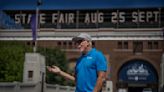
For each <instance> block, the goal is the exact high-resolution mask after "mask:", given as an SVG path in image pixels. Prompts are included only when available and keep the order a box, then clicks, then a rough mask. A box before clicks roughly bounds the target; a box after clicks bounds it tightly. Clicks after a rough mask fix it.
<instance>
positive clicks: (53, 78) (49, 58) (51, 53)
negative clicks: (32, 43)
mask: <svg viewBox="0 0 164 92" xmlns="http://www.w3.org/2000/svg"><path fill="white" fill-rule="evenodd" d="M38 52H39V53H41V54H43V55H44V56H45V58H46V65H47V66H52V65H56V66H59V67H60V68H61V69H62V70H67V71H66V72H69V70H68V61H67V59H66V55H65V52H63V51H61V50H60V49H58V48H51V49H50V48H39V49H38ZM46 82H47V83H50V84H61V85H73V82H71V81H68V80H66V79H64V78H63V77H61V76H59V75H56V74H52V73H50V72H48V71H47V75H46Z"/></svg>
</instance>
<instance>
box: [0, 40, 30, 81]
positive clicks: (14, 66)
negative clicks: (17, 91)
mask: <svg viewBox="0 0 164 92" xmlns="http://www.w3.org/2000/svg"><path fill="white" fill-rule="evenodd" d="M26 50H27V49H26V46H25V45H22V44H20V43H18V42H5V41H0V81H1V82H12V81H22V76H23V63H24V54H25V52H26ZM29 51H30V49H29Z"/></svg>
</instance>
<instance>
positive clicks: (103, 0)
mask: <svg viewBox="0 0 164 92" xmlns="http://www.w3.org/2000/svg"><path fill="white" fill-rule="evenodd" d="M36 2H37V0H0V9H1V10H34V9H36ZM42 3H43V4H42V5H41V6H39V7H40V9H42V10H58V9H60V10H62V9H67V10H69V9H107V8H109V9H112V8H158V7H164V0H42Z"/></svg>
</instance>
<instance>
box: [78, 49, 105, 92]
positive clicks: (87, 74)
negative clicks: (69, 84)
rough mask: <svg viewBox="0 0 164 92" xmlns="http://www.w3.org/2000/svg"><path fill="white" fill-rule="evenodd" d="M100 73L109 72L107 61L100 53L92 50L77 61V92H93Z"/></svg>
mask: <svg viewBox="0 0 164 92" xmlns="http://www.w3.org/2000/svg"><path fill="white" fill-rule="evenodd" d="M98 71H107V61H106V58H105V57H104V55H103V54H102V53H101V52H100V51H97V50H96V49H95V48H92V49H91V50H90V51H89V52H88V53H87V54H85V55H81V57H80V58H79V59H78V60H77V63H76V67H75V74H76V91H75V92H92V91H93V89H94V87H95V85H96V81H97V77H98V74H97V73H98Z"/></svg>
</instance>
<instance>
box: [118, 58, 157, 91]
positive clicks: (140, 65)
mask: <svg viewBox="0 0 164 92" xmlns="http://www.w3.org/2000/svg"><path fill="white" fill-rule="evenodd" d="M118 81H119V82H118V89H119V90H118V91H119V92H122V91H124V92H157V91H158V90H157V89H158V75H157V71H156V70H155V68H154V67H153V66H152V65H151V64H150V63H149V62H147V61H145V60H139V59H135V60H130V61H128V62H127V63H125V64H124V65H122V67H121V68H120V70H119V72H118Z"/></svg>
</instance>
